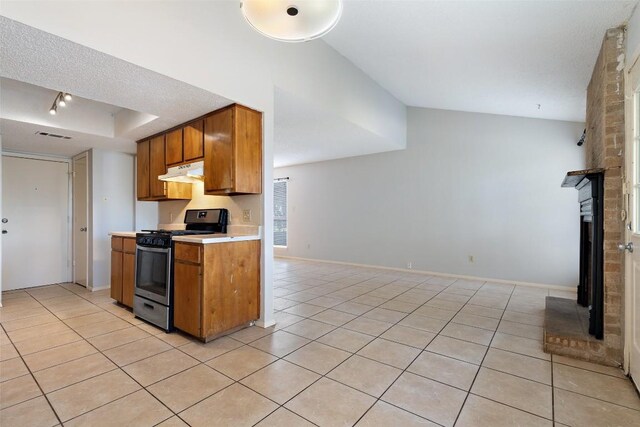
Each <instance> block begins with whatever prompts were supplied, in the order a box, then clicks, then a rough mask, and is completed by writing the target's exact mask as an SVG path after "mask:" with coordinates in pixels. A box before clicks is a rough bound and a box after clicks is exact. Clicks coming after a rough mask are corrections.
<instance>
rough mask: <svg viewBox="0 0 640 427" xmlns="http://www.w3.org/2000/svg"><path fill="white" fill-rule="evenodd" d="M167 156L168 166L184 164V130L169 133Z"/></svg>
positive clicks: (167, 137) (166, 141)
mask: <svg viewBox="0 0 640 427" xmlns="http://www.w3.org/2000/svg"><path fill="white" fill-rule="evenodd" d="M165 144H166V146H165V155H166V156H167V162H166V163H167V166H172V165H176V164H178V163H182V160H183V156H182V129H176V130H174V131H172V132H169V133H168V134H167V135H166V139H165Z"/></svg>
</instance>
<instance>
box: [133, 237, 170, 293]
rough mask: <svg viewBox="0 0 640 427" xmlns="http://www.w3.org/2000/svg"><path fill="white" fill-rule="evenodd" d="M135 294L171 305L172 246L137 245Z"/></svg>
mask: <svg viewBox="0 0 640 427" xmlns="http://www.w3.org/2000/svg"><path fill="white" fill-rule="evenodd" d="M136 263H137V265H136V283H135V294H136V295H140V296H142V297H145V298H147V299H150V300H152V301H155V302H159V303H160V304H164V305H169V301H170V298H171V287H170V286H169V283H170V278H171V248H151V247H147V246H142V245H137V248H136Z"/></svg>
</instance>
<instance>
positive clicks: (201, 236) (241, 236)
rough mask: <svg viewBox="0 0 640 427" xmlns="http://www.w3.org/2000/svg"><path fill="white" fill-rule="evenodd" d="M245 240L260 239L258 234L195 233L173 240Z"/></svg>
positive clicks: (205, 241)
mask: <svg viewBox="0 0 640 427" xmlns="http://www.w3.org/2000/svg"><path fill="white" fill-rule="evenodd" d="M247 240H260V235H259V234H234V233H227V234H197V235H192V236H176V237H174V238H173V241H174V242H188V243H198V244H201V245H208V244H211V243H227V242H245V241H247Z"/></svg>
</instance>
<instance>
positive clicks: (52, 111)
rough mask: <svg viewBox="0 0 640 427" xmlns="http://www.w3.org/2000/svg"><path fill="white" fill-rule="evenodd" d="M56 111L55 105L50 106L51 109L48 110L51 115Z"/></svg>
mask: <svg viewBox="0 0 640 427" xmlns="http://www.w3.org/2000/svg"><path fill="white" fill-rule="evenodd" d="M56 112H57V109H56V107H51V109H50V110H49V114H51V115H52V116H55V115H56Z"/></svg>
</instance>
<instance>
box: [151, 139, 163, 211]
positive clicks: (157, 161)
mask: <svg viewBox="0 0 640 427" xmlns="http://www.w3.org/2000/svg"><path fill="white" fill-rule="evenodd" d="M149 144H150V153H151V154H150V162H149V163H150V165H149V173H150V175H151V176H150V183H151V197H153V198H163V197H165V187H166V183H165V182H164V181H160V180H159V179H158V175H164V174H165V173H167V164H166V162H165V156H164V135H161V136H156V137H155V138H153V139H151V141H149Z"/></svg>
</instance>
